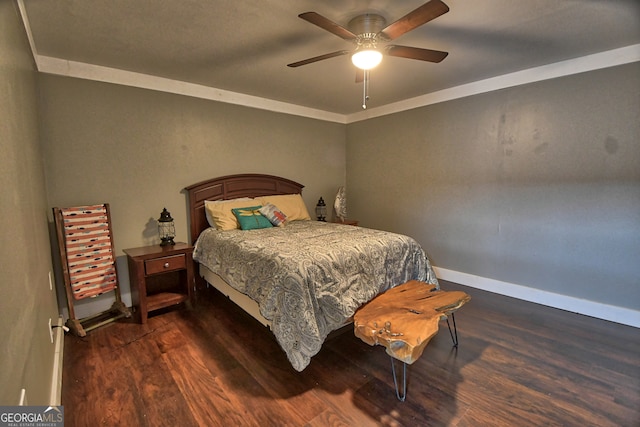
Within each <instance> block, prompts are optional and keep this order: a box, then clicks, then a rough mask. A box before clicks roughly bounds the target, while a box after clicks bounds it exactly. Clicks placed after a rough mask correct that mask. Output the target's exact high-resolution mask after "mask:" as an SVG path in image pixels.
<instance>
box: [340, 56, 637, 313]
mask: <svg viewBox="0 0 640 427" xmlns="http://www.w3.org/2000/svg"><path fill="white" fill-rule="evenodd" d="M639 88H640V63H633V64H629V65H623V66H618V67H613V68H608V69H603V70H598V71H592V72H589V73H582V74H576V75H573V76H568V77H563V78H558V79H554V80H547V81H543V82H538V83H533V84H528V85H524V86H519V87H515V88H510V89H504V90H500V91H495V92H491V93H485V94H482V95H476V96H471V97H468V98H463V99H457V100H454V101H449V102H444V103H440V104H436V105H431V106H427V107H423V108H419V109H415V110H411V111H407V112H404V113H400V114H394V115H389V116H385V117H380V118H376V119H371V120H367V121H365V122H360V123H354V124H350V125H349V126H348V130H347V141H348V142H347V188H348V192H349V200H350V204H349V214H350V215H352V216H354V217H357V218H358V219H359V220H360V223H361V224H363V225H365V226H372V227H377V228H382V229H387V230H391V231H396V232H401V233H406V234H409V235H412V236H414V237H416V238H417V239H418V240H419V241H420V243H421V244H422V245H423V246H424V247H425V249H426V250H427V251H428V252H429V254H430V256H431V257H432V259H433V262H434V264H435V265H436V266H438V267H441V268H445V269H448V270H452V271H456V272H461V273H465V274H468V275H474V276H478V277H480V278H489V279H493V280H497V281H501V282H506V283H513V284H517V285H523V286H526V287H530V288H533V289H537V290H542V291H547V292H550V293H552V294H560V295H567V296H571V297H574V298H576V299H579V300H587V301H593V302H597V303H601V304H608V305H612V306H618V307H625V308H629V309H633V310H640V280H639V278H640V262H639V261H638V260H639V258H638V256H639V254H640V118H639V117H640V97H639V96H638V90H639ZM530 294H531V292H530Z"/></svg>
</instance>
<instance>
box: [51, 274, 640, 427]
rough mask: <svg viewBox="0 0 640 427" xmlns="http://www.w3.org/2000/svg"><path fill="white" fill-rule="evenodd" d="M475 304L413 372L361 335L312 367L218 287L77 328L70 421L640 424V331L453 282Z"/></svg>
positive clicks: (68, 351)
mask: <svg viewBox="0 0 640 427" xmlns="http://www.w3.org/2000/svg"><path fill="white" fill-rule="evenodd" d="M442 287H443V288H444V289H446V290H462V291H464V292H467V293H468V294H469V295H471V297H472V299H471V301H470V302H469V303H468V304H466V305H465V306H464V307H463V308H462V309H461V310H459V311H458V313H456V324H457V326H458V336H459V340H460V345H459V348H458V349H457V350H456V349H453V348H452V341H451V338H450V337H449V333H448V330H447V327H446V323H444V324H442V325H441V326H440V332H439V333H438V335H436V336H435V337H434V338H433V339H432V341H431V342H430V343H429V345H428V346H427V347H426V349H425V351H424V353H423V355H422V356H421V357H420V358H419V359H418V360H417V361H416V362H415V363H414V364H412V365H410V366H409V367H408V369H409V370H408V395H407V399H406V401H405V402H400V401H399V400H398V399H397V398H396V396H395V389H394V384H393V377H392V375H391V364H390V359H389V356H388V355H387V354H386V353H385V352H384V349H383V348H382V347H380V346H375V347H371V346H368V345H367V344H365V343H363V342H362V341H361V340H359V339H358V338H356V337H355V336H354V335H353V334H352V333H345V334H338V335H336V336H335V337H334V338H332V339H331V340H328V341H327V342H326V343H325V344H324V346H323V349H322V351H321V352H320V353H319V354H318V355H316V356H315V357H314V358H313V359H312V361H311V364H310V365H309V366H308V367H307V368H306V369H305V370H304V371H303V372H296V371H295V370H294V369H293V368H292V367H291V366H290V364H289V363H288V361H287V359H286V356H285V354H284V352H283V351H282V349H281V348H280V347H279V345H278V344H277V342H276V341H275V339H274V338H273V336H272V335H271V332H270V331H268V329H266V328H264V327H263V326H262V325H260V324H259V323H258V322H256V321H255V320H254V319H252V318H250V317H249V316H248V315H246V313H244V312H243V311H241V310H240V309H239V308H237V307H236V306H235V305H234V304H233V303H231V302H230V301H228V300H227V299H226V298H225V297H223V296H222V295H221V294H219V293H218V292H217V291H215V290H205V291H204V292H201V293H200V295H199V298H198V303H197V304H196V305H195V307H194V308H193V309H192V310H187V309H184V308H177V309H176V308H174V309H168V310H163V311H161V312H156V313H154V315H152V316H151V317H150V318H149V321H148V323H147V324H146V325H140V324H137V323H135V322H134V321H131V320H123V321H119V322H116V323H114V324H111V325H109V326H106V327H104V328H100V329H98V330H95V331H92V332H91V333H90V334H89V335H88V336H87V337H85V338H78V337H73V336H70V335H68V336H66V338H65V354H64V371H63V391H62V403H63V405H64V406H65V420H66V421H67V423H66V425H69V426H87V425H92V424H98V425H141V426H157V425H181V426H183V425H184V426H192V425H193V426H196V425H198V426H211V425H238V426H245V425H247V426H271V425H273V426H281V425H290V426H347V425H349V426H355V425H357V426H374V425H375V426H378V425H394V426H417V425H429V426H431V425H433V426H461V427H462V426H478V425H482V426H484V425H491V426H514V425H518V426H534V425H566V426H569V425H577V426H580V427H583V426H584V427H586V426H595V425H597V426H624V427H627V426H629V427H635V426H638V425H640V364H639V358H638V355H639V354H640V330H639V329H637V328H631V327H627V326H623V325H619V324H615V323H611V322H606V321H602V320H598V319H593V318H589V317H585V316H580V315H577V314H575V313H568V312H564V311H562V310H556V309H552V308H549V307H543V306H540V305H537V304H531V303H527V302H524V301H519V300H516V299H513V298H508V297H504V296H500V295H495V294H491V293H488V292H484V291H481V290H478V289H472V288H468V287H464V286H460V285H456V284H454V283H449V282H443V283H442Z"/></svg>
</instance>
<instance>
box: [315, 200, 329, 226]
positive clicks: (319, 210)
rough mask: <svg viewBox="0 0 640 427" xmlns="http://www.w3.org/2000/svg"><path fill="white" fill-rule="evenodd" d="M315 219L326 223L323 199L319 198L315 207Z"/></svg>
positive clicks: (325, 208)
mask: <svg viewBox="0 0 640 427" xmlns="http://www.w3.org/2000/svg"><path fill="white" fill-rule="evenodd" d="M316 217H317V218H318V221H324V222H326V221H327V205H326V204H325V203H324V199H323V198H322V197H320V200H318V204H317V205H316Z"/></svg>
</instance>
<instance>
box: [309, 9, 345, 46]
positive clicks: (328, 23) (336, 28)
mask: <svg viewBox="0 0 640 427" xmlns="http://www.w3.org/2000/svg"><path fill="white" fill-rule="evenodd" d="M298 16H299V17H300V18H302V19H304V20H305V21H307V22H310V23H312V24H314V25H317V26H318V27H320V28H322V29H323V30H327V31H329V32H330V33H332V34H335V35H336V36H338V37H340V38H342V39H345V40H354V39H355V38H356V35H355V34H353V33H352V32H351V31H349V30H347V29H346V28H344V27H342V26H340V25H338V24H336V23H335V22H333V21H332V20H330V19H327V18H325V17H324V16H322V15H320V14H318V13H316V12H305V13H301V14H300V15H298Z"/></svg>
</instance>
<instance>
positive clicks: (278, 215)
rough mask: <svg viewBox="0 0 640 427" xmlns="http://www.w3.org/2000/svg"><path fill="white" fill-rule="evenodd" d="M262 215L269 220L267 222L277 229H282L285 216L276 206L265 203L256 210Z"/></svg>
mask: <svg viewBox="0 0 640 427" xmlns="http://www.w3.org/2000/svg"><path fill="white" fill-rule="evenodd" d="M258 210H259V211H260V213H261V214H262V215H264V216H265V218H267V219H268V220H269V222H270V223H271V224H273V225H275V226H277V227H284V224H285V221H286V220H287V216H286V215H285V214H284V212H282V211H281V210H280V209H278V207H277V206H276V205H272V204H271V203H267V204H266V205H264V206H263V207H261V208H260V209H258Z"/></svg>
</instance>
